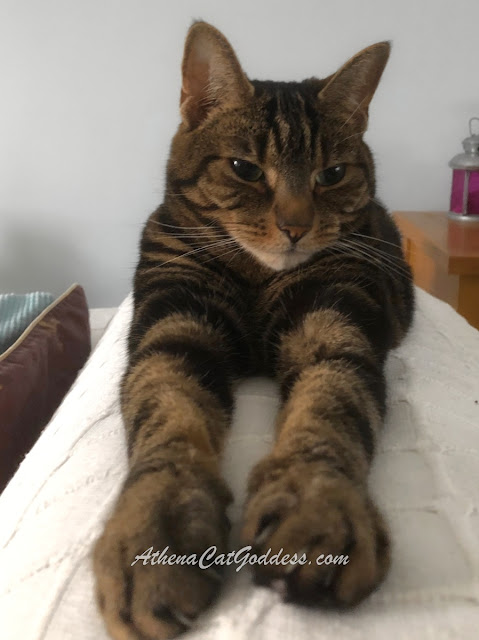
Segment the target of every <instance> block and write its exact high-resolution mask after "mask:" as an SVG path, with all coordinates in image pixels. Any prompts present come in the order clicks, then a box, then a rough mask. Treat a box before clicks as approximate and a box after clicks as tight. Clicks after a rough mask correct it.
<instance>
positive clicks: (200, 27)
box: [180, 22, 254, 128]
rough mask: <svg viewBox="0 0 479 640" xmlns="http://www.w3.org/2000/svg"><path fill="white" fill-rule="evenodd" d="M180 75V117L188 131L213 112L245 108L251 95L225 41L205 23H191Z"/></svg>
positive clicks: (247, 82)
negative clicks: (181, 80)
mask: <svg viewBox="0 0 479 640" xmlns="http://www.w3.org/2000/svg"><path fill="white" fill-rule="evenodd" d="M182 74H183V85H182V89H181V100H180V106H181V115H182V119H183V122H184V123H185V124H186V125H187V126H188V127H189V128H194V127H196V126H198V125H199V124H201V122H203V121H204V120H205V119H206V117H207V116H208V115H209V113H210V112H211V111H212V110H213V109H215V108H218V107H222V108H225V107H226V108H228V107H236V106H241V105H242V104H245V103H246V101H247V100H248V99H249V98H250V97H251V96H252V95H253V92H254V89H253V86H252V84H251V83H250V82H249V80H248V78H247V77H246V75H245V73H244V72H243V70H242V68H241V65H240V63H239V62H238V59H237V58H236V55H235V53H234V51H233V48H232V47H231V45H230V43H229V42H228V40H227V39H226V38H225V37H224V35H223V34H222V33H220V32H219V31H218V30H217V29H215V28H214V27H212V26H211V25H210V24H208V23H206V22H195V24H193V26H192V27H191V29H190V30H189V32H188V35H187V36H186V42H185V52H184V56H183V65H182Z"/></svg>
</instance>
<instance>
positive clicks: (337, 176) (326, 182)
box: [316, 164, 346, 187]
mask: <svg viewBox="0 0 479 640" xmlns="http://www.w3.org/2000/svg"><path fill="white" fill-rule="evenodd" d="M345 175H346V165H345V164H337V165H336V166H334V167H329V168H328V169H325V170H324V171H320V173H318V175H317V176H316V182H317V183H318V184H319V185H320V186H321V187H331V186H332V185H333V184H338V182H341V180H342V179H343V178H344V176H345Z"/></svg>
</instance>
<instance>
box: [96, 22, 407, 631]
mask: <svg viewBox="0 0 479 640" xmlns="http://www.w3.org/2000/svg"><path fill="white" fill-rule="evenodd" d="M389 49H390V48H389V44H388V43H386V42H381V43H379V44H375V45H373V46H371V47H369V48H367V49H365V50H363V51H361V52H360V53H358V54H357V55H356V56H354V57H353V58H352V59H351V60H349V62H347V63H346V64H345V65H344V66H343V67H342V68H341V69H339V71H338V72H337V73H335V74H334V75H331V76H329V77H328V78H325V79H324V80H318V79H316V78H310V79H308V80H304V81H303V82H269V81H268V82H266V81H264V82H263V81H251V80H249V79H248V78H247V77H246V75H245V74H244V72H243V71H242V69H241V67H240V64H239V63H238V60H237V58H236V56H235V54H234V52H233V50H232V48H231V46H230V44H229V43H228V41H227V40H226V39H225V38H224V36H223V35H222V34H221V33H219V32H218V31H217V30H216V29H215V28H213V27H212V26H210V25H208V24H206V23H204V22H197V23H195V24H194V25H193V26H192V27H191V29H190V31H189V33H188V36H187V39H186V45H185V52H184V59H183V65H182V73H183V85H182V91H181V124H180V126H179V129H178V131H177V133H176V135H175V136H174V138H173V141H172V145H171V153H170V158H169V162H168V168H167V179H166V191H165V196H164V202H163V204H162V205H161V206H160V207H159V208H158V209H157V210H156V211H155V212H154V213H153V214H152V215H151V216H150V218H149V219H148V222H147V223H146V226H145V228H144V231H143V236H142V240H141V257H140V261H139V264H138V267H137V270H136V275H135V283H134V318H133V322H132V326H131V331H130V335H129V364H128V368H127V372H126V374H125V377H124V379H123V383H122V390H121V402H122V411H123V417H124V422H125V427H126V432H127V438H128V452H129V472H128V476H127V479H126V481H125V484H124V486H123V488H122V491H121V494H120V497H119V499H118V502H117V504H116V506H115V508H114V511H113V514H112V515H111V517H110V519H109V520H108V522H107V523H106V526H105V530H104V533H103V535H102V537H101V538H100V540H99V541H98V543H97V545H96V548H95V552H94V569H95V574H96V580H97V594H98V603H99V607H100V609H101V611H102V613H103V616H104V619H105V622H106V625H107V627H108V630H109V632H110V634H111V635H112V637H113V638H115V639H116V640H125V639H126V638H128V639H131V638H138V639H140V638H141V639H145V638H146V639H149V640H153V639H154V640H160V639H163V638H169V637H171V636H174V635H176V634H177V633H179V632H181V631H182V630H184V629H185V628H186V627H187V626H188V625H189V624H190V623H191V621H192V620H193V619H194V618H195V617H196V616H198V614H199V613H200V612H201V611H202V610H204V609H205V608H206V607H207V606H208V604H209V603H210V602H211V600H212V599H213V597H214V596H215V594H216V593H217V592H218V589H219V586H220V580H219V575H218V573H217V572H216V571H213V569H208V570H201V569H200V568H199V567H197V566H181V565H173V566H168V565H165V566H163V565H159V566H152V565H151V564H149V565H147V566H144V565H143V564H142V563H141V562H139V563H136V564H135V565H134V566H131V563H132V562H133V560H134V558H135V555H137V554H141V553H143V552H144V550H145V549H148V548H149V547H151V546H153V548H154V549H157V550H162V549H163V548H165V547H166V546H167V545H169V553H177V554H187V555H189V554H194V553H196V554H199V555H200V554H201V553H203V551H204V550H205V549H206V548H207V547H209V546H211V545H216V547H217V549H218V553H220V552H222V551H227V549H228V547H227V544H228V531H229V523H228V518H227V516H226V508H227V506H228V504H229V503H230V501H231V495H230V492H229V490H228V487H227V486H226V484H225V482H224V480H223V479H222V477H221V475H220V471H219V469H220V457H221V450H222V446H223V442H224V439H225V436H226V434H227V431H228V425H229V423H230V420H231V414H232V410H233V385H234V383H235V381H236V380H237V379H238V378H241V377H244V376H248V375H251V374H258V373H261V374H266V375H269V376H271V377H274V378H275V379H276V380H277V381H278V382H279V384H280V387H281V396H282V405H281V409H280V412H279V416H278V420H277V440H276V444H275V445H274V447H273V450H272V452H271V453H270V454H269V455H268V456H267V457H266V458H264V459H263V460H262V461H261V462H260V463H259V464H258V465H257V466H256V467H255V468H254V469H253V472H252V474H251V476H250V479H249V484H248V498H247V502H246V505H245V511H244V523H243V529H242V539H243V541H244V544H251V545H252V547H253V549H254V550H256V551H257V552H258V553H263V552H265V551H266V550H267V549H271V550H272V552H277V551H278V550H279V549H281V548H282V549H283V550H284V553H294V552H298V553H301V552H303V551H304V552H307V555H308V557H309V558H314V557H317V556H319V555H320V553H322V552H325V553H332V554H335V553H337V554H339V553H341V554H348V555H349V563H348V564H345V565H342V566H336V567H335V569H334V570H332V569H331V566H326V565H319V566H318V565H317V564H316V563H315V562H313V563H311V564H308V563H306V564H304V565H303V566H300V567H298V568H296V570H294V571H293V572H291V571H288V569H290V567H287V566H282V565H281V566H274V565H255V566H254V568H253V571H254V574H255V578H256V580H257V581H258V582H260V583H262V584H266V585H270V584H271V583H274V586H275V587H276V586H277V585H278V584H280V585H281V586H282V589H283V591H284V592H286V597H287V599H289V600H293V601H296V602H299V603H313V604H315V603H317V604H322V603H328V604H330V603H333V604H334V603H335V604H338V605H352V604H355V603H357V602H358V601H360V600H361V599H362V598H364V597H365V596H366V595H367V594H369V593H370V592H371V591H372V590H373V589H374V588H375V587H377V586H378V584H379V583H380V582H381V580H382V579H383V578H384V575H385V573H386V571H387V569H388V565H389V540H388V533H387V530H386V527H385V524H384V522H383V519H382V517H381V515H380V514H379V512H378V510H377V508H376V507H375V505H374V504H373V502H372V501H371V498H370V497H369V495H368V487H367V480H368V469H369V466H370V463H371V459H372V457H373V454H374V449H375V445H376V441H377V438H378V434H379V432H380V430H381V424H382V422H383V418H384V413H385V398H386V388H385V379H384V371H383V370H384V362H385V358H386V355H387V353H388V351H389V349H391V348H393V347H396V346H397V345H398V344H399V342H400V340H401V339H402V337H403V336H404V334H405V332H406V331H407V329H408V327H409V325H410V322H411V317H412V313H413V291H412V286H411V278H410V272H409V269H408V266H407V265H406V263H405V262H404V260H403V255H402V251H401V243H400V238H399V234H398V232H397V230H396V227H395V225H394V223H393V221H392V220H391V218H390V216H389V215H388V214H387V213H386V211H385V209H384V208H383V206H382V205H381V204H380V203H379V202H378V200H376V199H375V197H374V196H375V177H374V165H373V160H372V156H371V153H370V151H369V148H368V147H367V146H366V144H365V142H364V141H363V138H362V136H363V133H364V132H365V130H366V128H367V120H368V106H369V103H370V101H371V98H372V96H373V94H374V92H375V90H376V87H377V85H378V83H379V80H380V77H381V74H382V72H383V69H384V67H385V65H386V62H387V59H388V56H389Z"/></svg>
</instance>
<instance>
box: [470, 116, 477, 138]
mask: <svg viewBox="0 0 479 640" xmlns="http://www.w3.org/2000/svg"><path fill="white" fill-rule="evenodd" d="M474 120H477V121H478V122H479V118H471V119H470V120H469V133H470V134H471V136H473V135H479V132H478V133H477V134H474V133H472V123H473V121H474Z"/></svg>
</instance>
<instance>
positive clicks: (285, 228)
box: [278, 223, 312, 244]
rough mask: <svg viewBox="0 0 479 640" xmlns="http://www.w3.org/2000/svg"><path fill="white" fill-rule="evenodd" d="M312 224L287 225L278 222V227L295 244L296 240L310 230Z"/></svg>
mask: <svg viewBox="0 0 479 640" xmlns="http://www.w3.org/2000/svg"><path fill="white" fill-rule="evenodd" d="M311 227H312V225H289V224H281V223H278V229H281V231H282V232H283V233H284V234H286V235H287V236H288V238H289V239H290V241H291V243H292V244H296V242H298V240H301V238H302V237H303V236H305V235H306V234H307V233H308V231H310V230H311Z"/></svg>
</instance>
